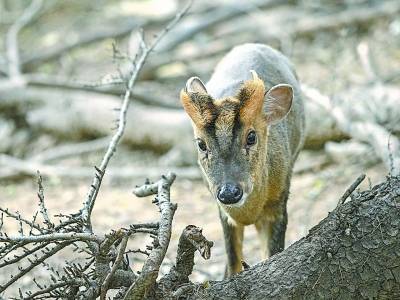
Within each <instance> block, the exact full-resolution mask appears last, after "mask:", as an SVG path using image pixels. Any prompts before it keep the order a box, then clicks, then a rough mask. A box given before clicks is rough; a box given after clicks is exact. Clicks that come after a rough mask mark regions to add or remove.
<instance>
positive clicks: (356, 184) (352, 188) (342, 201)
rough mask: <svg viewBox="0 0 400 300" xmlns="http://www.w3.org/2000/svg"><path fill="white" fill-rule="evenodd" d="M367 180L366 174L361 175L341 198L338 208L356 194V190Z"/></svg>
mask: <svg viewBox="0 0 400 300" xmlns="http://www.w3.org/2000/svg"><path fill="white" fill-rule="evenodd" d="M364 179H365V174H361V175H360V176H358V177H357V179H356V180H355V181H354V182H353V183H352V184H351V186H349V188H348V189H347V190H346V191H345V193H344V194H343V196H342V197H340V199H339V202H338V206H340V205H342V204H343V203H344V202H345V201H346V199H347V198H348V197H349V196H350V195H351V193H353V192H354V190H355V189H356V188H357V187H358V186H359V185H360V183H361V182H362V181H363V180H364Z"/></svg>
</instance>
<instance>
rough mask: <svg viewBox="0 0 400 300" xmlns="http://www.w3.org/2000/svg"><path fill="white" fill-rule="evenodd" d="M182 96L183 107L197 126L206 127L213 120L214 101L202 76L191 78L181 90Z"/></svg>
mask: <svg viewBox="0 0 400 300" xmlns="http://www.w3.org/2000/svg"><path fill="white" fill-rule="evenodd" d="M180 98H181V103H182V106H183V108H184V109H185V111H186V113H187V114H188V115H189V117H190V118H191V119H192V121H193V123H194V124H196V126H198V127H204V126H205V125H206V124H208V123H210V122H211V120H212V119H213V111H214V103H213V99H212V98H211V97H210V96H209V95H208V94H207V90H206V88H205V86H204V84H203V82H202V81H201V80H200V78H198V77H192V78H190V79H189V80H188V81H187V82H186V86H185V88H184V89H183V90H182V91H181V95H180Z"/></svg>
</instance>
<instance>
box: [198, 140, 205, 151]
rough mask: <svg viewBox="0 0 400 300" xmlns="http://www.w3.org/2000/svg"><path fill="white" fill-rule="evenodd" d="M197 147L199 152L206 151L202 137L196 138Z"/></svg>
mask: <svg viewBox="0 0 400 300" xmlns="http://www.w3.org/2000/svg"><path fill="white" fill-rule="evenodd" d="M196 142H197V147H199V150H200V151H201V152H206V151H207V145H206V143H205V142H204V141H203V140H202V139H197V140H196Z"/></svg>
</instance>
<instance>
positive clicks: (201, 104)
mask: <svg viewBox="0 0 400 300" xmlns="http://www.w3.org/2000/svg"><path fill="white" fill-rule="evenodd" d="M180 100H181V103H182V105H183V108H184V110H185V111H186V113H187V114H188V116H189V117H190V119H191V123H192V127H193V132H194V137H195V142H196V146H197V149H198V151H197V152H198V164H199V167H200V169H201V173H202V177H203V179H204V181H205V183H206V185H207V187H208V189H209V191H210V193H211V195H212V196H213V198H214V199H215V200H216V202H217V206H218V209H219V217H220V221H221V224H222V230H223V235H224V242H225V250H226V254H227V265H226V269H225V277H231V276H233V275H234V274H237V273H239V272H241V271H242V262H243V249H242V248H243V235H244V227H245V226H248V225H255V227H256V230H257V234H258V237H259V240H260V249H261V251H262V258H263V259H267V258H268V257H271V256H272V255H274V254H276V253H279V252H281V251H282V250H283V249H284V247H285V233H286V227H287V222H288V214H287V201H288V197H289V189H290V181H291V177H292V173H293V165H294V163H295V161H296V159H297V156H298V154H299V152H300V150H301V148H302V145H303V142H304V126H305V116H304V106H303V101H302V97H301V91H300V85H299V81H298V77H297V74H296V72H295V70H294V68H293V66H292V64H291V63H290V61H289V60H288V59H287V58H286V57H285V56H284V55H283V54H282V53H280V52H279V51H277V50H275V49H273V48H271V47H269V46H267V45H263V44H243V45H239V46H236V47H234V48H233V49H232V50H231V51H230V52H229V53H228V54H226V55H225V56H224V57H223V58H222V60H221V61H220V62H219V63H218V64H217V66H216V68H215V70H214V72H213V74H212V76H211V78H210V80H209V81H208V82H207V84H204V83H203V82H202V81H201V79H200V78H198V77H191V78H190V79H188V80H187V82H186V85H185V88H183V89H182V90H181V92H180Z"/></svg>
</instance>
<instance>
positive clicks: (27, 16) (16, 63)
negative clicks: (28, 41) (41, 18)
mask: <svg viewBox="0 0 400 300" xmlns="http://www.w3.org/2000/svg"><path fill="white" fill-rule="evenodd" d="M42 3H43V1H42V0H32V2H31V4H30V5H29V6H28V7H27V8H26V9H25V11H24V12H23V14H22V15H21V16H20V17H19V18H18V19H17V20H16V21H15V23H14V24H12V25H11V27H10V29H9V30H8V32H7V43H6V45H7V59H8V75H9V77H10V78H19V77H20V76H21V66H20V57H19V46H18V34H19V32H20V31H21V29H22V28H24V27H25V26H26V25H28V24H29V23H30V22H31V20H32V19H33V17H34V16H35V15H36V14H37V13H38V12H39V10H40V8H41V7H42Z"/></svg>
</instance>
